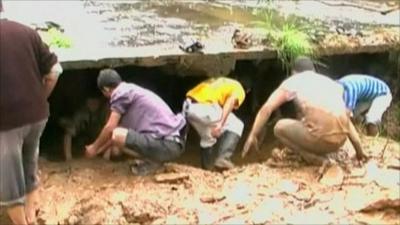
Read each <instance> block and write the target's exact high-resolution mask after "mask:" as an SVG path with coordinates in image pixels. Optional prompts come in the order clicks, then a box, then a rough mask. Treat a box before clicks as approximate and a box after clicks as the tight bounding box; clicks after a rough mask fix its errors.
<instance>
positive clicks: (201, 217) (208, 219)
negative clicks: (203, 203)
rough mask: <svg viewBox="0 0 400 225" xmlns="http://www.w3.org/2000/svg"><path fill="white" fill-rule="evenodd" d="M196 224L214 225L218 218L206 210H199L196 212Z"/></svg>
mask: <svg viewBox="0 0 400 225" xmlns="http://www.w3.org/2000/svg"><path fill="white" fill-rule="evenodd" d="M197 219H198V224H214V223H215V222H217V221H218V216H217V214H216V213H215V212H213V211H211V210H208V209H200V210H198V212H197Z"/></svg>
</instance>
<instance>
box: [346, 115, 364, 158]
mask: <svg viewBox="0 0 400 225" xmlns="http://www.w3.org/2000/svg"><path fill="white" fill-rule="evenodd" d="M348 137H349V139H350V142H351V144H352V145H353V147H354V150H355V151H356V156H357V159H358V160H360V161H364V160H366V159H367V156H366V155H365V154H364V152H363V150H362V147H361V140H360V136H359V135H358V132H357V130H356V128H355V127H354V125H353V123H352V122H351V121H349V135H348Z"/></svg>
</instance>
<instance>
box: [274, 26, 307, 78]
mask: <svg viewBox="0 0 400 225" xmlns="http://www.w3.org/2000/svg"><path fill="white" fill-rule="evenodd" d="M273 46H274V47H275V48H276V51H277V53H278V58H279V59H280V60H281V61H282V64H283V66H284V67H285V69H286V71H290V66H291V62H293V60H294V59H295V58H297V57H298V56H310V57H312V56H313V46H312V44H311V41H310V38H309V37H308V35H307V34H306V33H305V32H303V31H302V30H300V29H299V28H297V27H296V26H294V25H292V24H285V25H284V26H283V29H282V31H281V32H278V36H277V38H276V41H275V43H273Z"/></svg>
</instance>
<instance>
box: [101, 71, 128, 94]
mask: <svg viewBox="0 0 400 225" xmlns="http://www.w3.org/2000/svg"><path fill="white" fill-rule="evenodd" d="M121 82H122V79H121V77H120V76H119V74H118V72H117V71H115V70H113V69H103V70H101V71H100V73H99V76H98V77H97V87H98V88H99V89H100V90H101V92H102V93H103V95H104V96H106V97H107V98H110V97H111V93H112V91H113V90H114V89H115V88H116V87H117V86H118V85H119V84H120V83H121Z"/></svg>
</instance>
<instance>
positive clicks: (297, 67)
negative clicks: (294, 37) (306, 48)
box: [292, 56, 315, 75]
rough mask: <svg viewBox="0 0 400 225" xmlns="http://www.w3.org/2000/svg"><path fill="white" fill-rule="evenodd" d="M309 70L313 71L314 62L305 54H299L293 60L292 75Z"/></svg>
mask: <svg viewBox="0 0 400 225" xmlns="http://www.w3.org/2000/svg"><path fill="white" fill-rule="evenodd" d="M309 70H311V71H315V67H314V63H313V62H312V61H311V59H310V58H308V57H306V56H299V57H297V58H296V59H295V60H294V62H293V66H292V75H293V74H297V73H301V72H304V71H309Z"/></svg>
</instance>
